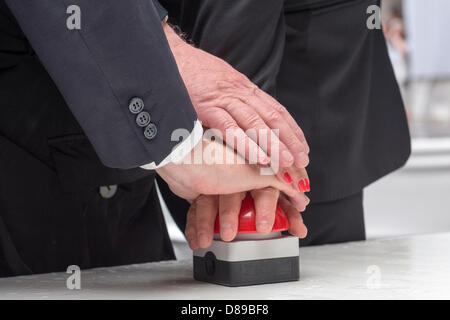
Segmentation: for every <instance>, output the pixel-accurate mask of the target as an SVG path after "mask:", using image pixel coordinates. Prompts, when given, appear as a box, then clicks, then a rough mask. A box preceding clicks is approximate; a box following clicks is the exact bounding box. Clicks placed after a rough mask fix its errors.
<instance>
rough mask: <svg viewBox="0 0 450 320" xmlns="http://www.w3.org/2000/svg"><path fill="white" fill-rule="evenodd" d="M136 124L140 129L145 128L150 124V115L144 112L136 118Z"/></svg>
mask: <svg viewBox="0 0 450 320" xmlns="http://www.w3.org/2000/svg"><path fill="white" fill-rule="evenodd" d="M136 123H137V125H138V126H139V127H145V126H147V125H148V124H149V123H150V113H148V112H147V111H142V112H141V113H139V114H138V115H137V116H136Z"/></svg>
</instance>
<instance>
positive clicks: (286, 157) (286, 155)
mask: <svg viewBox="0 0 450 320" xmlns="http://www.w3.org/2000/svg"><path fill="white" fill-rule="evenodd" d="M281 156H282V157H283V159H284V160H285V161H286V162H287V163H290V164H291V163H292V162H293V161H294V157H293V156H292V154H291V153H290V152H289V151H287V150H283V152H282V153H281ZM286 166H289V165H286Z"/></svg>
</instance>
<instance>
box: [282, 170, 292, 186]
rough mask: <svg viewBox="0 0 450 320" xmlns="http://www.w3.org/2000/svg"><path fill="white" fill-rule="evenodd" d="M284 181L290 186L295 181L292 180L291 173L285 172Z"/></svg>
mask: <svg viewBox="0 0 450 320" xmlns="http://www.w3.org/2000/svg"><path fill="white" fill-rule="evenodd" d="M284 181H285V182H286V183H288V184H291V183H292V181H294V180H292V177H291V175H290V174H289V173H287V172H285V173H284Z"/></svg>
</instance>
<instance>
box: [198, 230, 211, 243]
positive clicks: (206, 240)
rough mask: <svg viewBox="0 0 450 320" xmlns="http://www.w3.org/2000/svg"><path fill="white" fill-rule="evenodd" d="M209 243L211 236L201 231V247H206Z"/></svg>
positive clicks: (199, 239) (199, 238)
mask: <svg viewBox="0 0 450 320" xmlns="http://www.w3.org/2000/svg"><path fill="white" fill-rule="evenodd" d="M208 243H209V237H208V235H207V234H206V233H204V232H201V233H199V234H198V244H199V245H200V247H206V246H207V245H208Z"/></svg>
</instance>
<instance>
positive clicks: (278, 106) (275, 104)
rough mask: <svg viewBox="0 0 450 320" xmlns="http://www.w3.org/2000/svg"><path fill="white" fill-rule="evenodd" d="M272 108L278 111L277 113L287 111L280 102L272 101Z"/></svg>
mask: <svg viewBox="0 0 450 320" xmlns="http://www.w3.org/2000/svg"><path fill="white" fill-rule="evenodd" d="M272 108H273V109H274V110H275V111H276V112H278V113H280V114H283V113H285V112H288V111H287V109H286V108H285V107H284V106H283V105H282V104H280V103H278V102H276V103H274V104H273V105H272Z"/></svg>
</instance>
